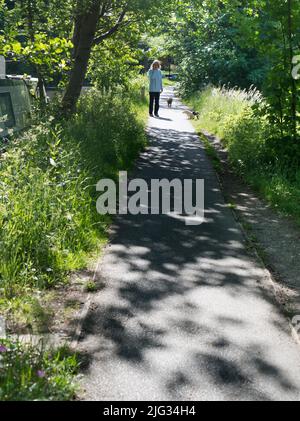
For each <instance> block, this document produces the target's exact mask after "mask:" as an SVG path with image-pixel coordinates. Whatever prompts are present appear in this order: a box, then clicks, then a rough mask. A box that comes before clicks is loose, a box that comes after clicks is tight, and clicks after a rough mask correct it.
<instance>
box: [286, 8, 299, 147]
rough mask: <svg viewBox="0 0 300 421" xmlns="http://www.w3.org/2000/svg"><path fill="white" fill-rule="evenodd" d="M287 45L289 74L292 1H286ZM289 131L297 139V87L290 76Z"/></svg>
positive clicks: (291, 55) (291, 43)
mask: <svg viewBox="0 0 300 421" xmlns="http://www.w3.org/2000/svg"><path fill="white" fill-rule="evenodd" d="M288 43H289V54H290V66H291V67H290V69H289V70H290V74H291V75H292V70H293V57H294V48H293V0H288ZM291 91H292V94H291V130H292V136H293V139H294V140H296V139H297V85H296V81H295V79H294V78H293V77H292V76H291Z"/></svg>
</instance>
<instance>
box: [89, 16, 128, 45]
mask: <svg viewBox="0 0 300 421" xmlns="http://www.w3.org/2000/svg"><path fill="white" fill-rule="evenodd" d="M126 12H127V10H126V9H124V10H123V11H122V13H121V14H120V16H119V17H118V20H117V22H116V23H115V24H114V26H112V27H111V28H110V29H109V30H108V31H107V32H105V33H104V34H102V35H99V36H97V37H96V38H95V40H94V45H98V44H100V43H101V42H102V41H104V40H105V39H106V38H109V37H110V36H111V35H113V34H114V33H115V32H117V30H118V29H119V27H120V26H121V25H122V23H123V21H124V18H125V16H126Z"/></svg>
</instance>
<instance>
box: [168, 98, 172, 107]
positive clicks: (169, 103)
mask: <svg viewBox="0 0 300 421" xmlns="http://www.w3.org/2000/svg"><path fill="white" fill-rule="evenodd" d="M167 103H168V107H169V108H172V105H173V98H168V99H167Z"/></svg>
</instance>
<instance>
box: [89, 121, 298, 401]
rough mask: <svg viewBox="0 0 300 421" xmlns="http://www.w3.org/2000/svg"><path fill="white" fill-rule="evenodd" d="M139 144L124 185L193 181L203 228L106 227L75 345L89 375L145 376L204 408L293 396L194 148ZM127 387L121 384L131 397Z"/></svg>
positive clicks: (179, 134) (233, 228) (274, 319)
mask: <svg viewBox="0 0 300 421" xmlns="http://www.w3.org/2000/svg"><path fill="white" fill-rule="evenodd" d="M149 136H150V138H151V143H150V146H149V148H148V149H147V150H146V151H145V153H144V154H143V155H142V156H141V158H140V159H139V161H138V163H137V169H136V172H135V173H134V175H133V177H137V178H143V179H145V180H146V181H147V180H148V181H149V180H151V179H153V178H158V179H162V178H167V179H173V178H179V179H186V178H192V179H196V178H204V179H205V208H206V215H205V216H206V220H205V223H204V224H202V225H199V226H192V227H191V226H186V225H185V224H184V222H183V221H181V220H177V219H174V218H171V217H170V216H168V215H137V216H132V215H126V216H122V217H118V218H116V220H115V223H114V225H113V227H112V237H111V242H110V245H109V247H108V249H107V251H106V253H105V256H104V258H103V263H102V266H101V270H100V272H99V274H98V275H99V280H100V281H101V282H102V283H103V282H104V283H105V286H106V287H105V288H104V290H103V291H101V293H99V294H98V295H97V296H96V297H95V300H94V306H93V308H92V310H91V311H90V313H89V316H88V318H87V320H86V322H85V326H84V335H83V337H82V347H83V348H85V349H86V352H87V353H91V354H92V355H93V361H92V363H91V364H92V366H91V371H90V375H91V376H92V377H93V375H95V376H102V375H105V374H103V373H105V370H106V369H105V367H106V366H107V365H109V364H110V363H111V364H112V366H113V367H116V368H115V369H112V370H116V371H111V372H110V373H109V375H110V376H111V377H113V376H117V375H118V376H119V377H120V378H121V379H120V378H118V382H119V383H118V384H120V385H122V376H123V377H126V376H133V374H132V373H131V371H130V370H131V368H132V367H135V369H134V370H136V369H140V370H145V372H146V373H148V374H147V376H148V377H149V379H147V381H149V382H151V381H152V380H151V379H153V382H157V378H159V384H160V387H161V393H163V395H162V397H167V398H169V399H191V398H192V397H193V398H198V399H201V398H203V399H205V398H207V396H209V393H213V391H214V393H215V396H214V397H217V398H228V399H251V400H252V399H253V400H254V399H255V400H271V399H274V397H278V396H280V394H282V396H284V397H290V396H295V395H297V396H300V394H299V383H298V384H297V382H296V380H295V377H293V375H292V373H293V369H292V370H291V369H289V362H288V361H286V360H285V359H283V360H282V359H281V358H280V355H281V354H282V353H286V357H287V358H290V359H291V360H293V359H295V354H294V350H292V351H291V353H290V354H289V352H290V349H289V340H290V339H289V335H288V332H287V326H286V325H285V323H284V322H283V321H284V319H283V318H282V315H281V313H280V310H279V309H278V307H277V306H276V304H275V302H274V299H273V296H272V294H271V292H269V291H268V290H267V289H266V288H265V287H264V282H263V278H264V272H263V270H262V269H261V268H259V267H258V266H257V264H256V263H255V262H254V261H253V260H252V258H251V257H250V256H249V255H248V252H247V249H246V247H245V244H244V239H243V237H242V234H241V232H240V230H239V229H238V226H237V225H236V223H235V221H234V219H233V216H232V214H231V211H230V210H229V209H228V208H227V207H226V205H225V203H224V200H223V197H222V195H221V192H220V188H219V185H218V181H217V178H216V175H215V173H214V171H213V169H212V167H211V164H210V162H209V161H208V160H207V158H206V155H205V152H204V148H203V146H202V145H201V144H200V143H199V139H198V138H197V136H195V135H194V134H192V133H191V132H188V131H186V132H185V131H176V130H173V129H170V130H168V129H158V128H151V129H149ZM279 336H281V339H282V337H284V338H286V341H287V342H286V344H285V341H284V340H283V342H282V340H280V338H279V339H278V337H279ZM277 339H278V341H277ZM298 361H299V360H296V362H297V363H298ZM98 363H99V365H97V364H98ZM101 367H102V368H101ZM118 367H119V369H118ZM130 367H131V368H130ZM299 369H300V367H299V364H298V365H297V367H295V370H299ZM118 370H120V371H119V372H118ZM122 370H123V371H122ZM93 373H94V374H93ZM95 373H96V374H95ZM106 374H107V373H106ZM154 379H156V380H154ZM112 383H113V380H112ZM98 387H99V385H98ZM115 387H116V388H117V386H115ZM120 387H121V386H120ZM135 387H136V385H135V384H134V379H133V380H132V394H131V395H130V396H132V398H134V390H135ZM99 393H103V390H99ZM111 393H112V394H111V396H112V397H114V396H115V395H114V392H113V391H112V392H111ZM115 393H116V394H117V392H115Z"/></svg>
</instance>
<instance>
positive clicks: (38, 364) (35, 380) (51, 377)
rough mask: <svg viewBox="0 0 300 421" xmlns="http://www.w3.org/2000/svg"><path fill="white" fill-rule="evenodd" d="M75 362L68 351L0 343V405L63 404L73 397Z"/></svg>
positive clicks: (0, 341)
mask: <svg viewBox="0 0 300 421" xmlns="http://www.w3.org/2000/svg"><path fill="white" fill-rule="evenodd" d="M77 370H78V361H77V358H76V356H75V355H72V354H71V353H70V352H69V350H68V349H67V348H61V349H58V350H55V351H54V350H52V351H51V350H49V351H45V350H43V349H42V347H40V346H38V347H37V346H32V345H28V344H27V345H24V344H21V343H20V342H18V341H11V340H4V339H3V340H0V401H29V400H30V401H32V400H38V401H44V400H47V401H65V400H72V399H73V398H74V397H75V393H76V388H77V387H76V384H75V382H74V376H75V374H76V373H77Z"/></svg>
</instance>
